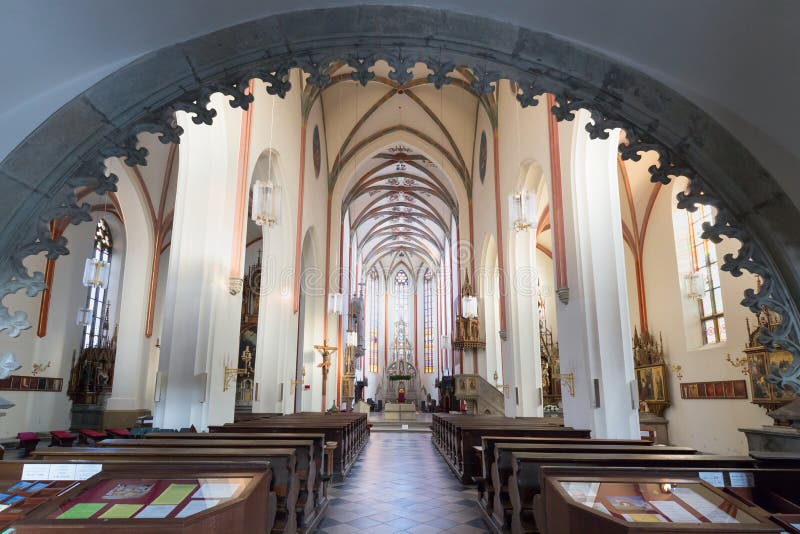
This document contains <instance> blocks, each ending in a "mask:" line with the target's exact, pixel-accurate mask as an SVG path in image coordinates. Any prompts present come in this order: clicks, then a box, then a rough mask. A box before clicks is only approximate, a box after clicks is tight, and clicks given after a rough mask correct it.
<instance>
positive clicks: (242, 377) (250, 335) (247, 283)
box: [236, 252, 261, 412]
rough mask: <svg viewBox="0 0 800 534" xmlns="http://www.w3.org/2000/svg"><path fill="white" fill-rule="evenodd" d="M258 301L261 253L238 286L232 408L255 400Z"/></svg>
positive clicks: (247, 406) (249, 405)
mask: <svg viewBox="0 0 800 534" xmlns="http://www.w3.org/2000/svg"><path fill="white" fill-rule="evenodd" d="M260 304H261V252H259V253H258V259H257V260H256V262H255V263H254V264H252V265H250V267H248V269H247V276H245V277H244V284H243V287H242V314H241V315H242V317H241V324H240V326H239V355H238V365H237V368H238V370H237V375H236V411H237V412H250V411H252V409H253V401H255V400H258V399H256V396H257V391H256V386H255V375H254V369H255V357H256V337H257V335H258V310H259V307H260Z"/></svg>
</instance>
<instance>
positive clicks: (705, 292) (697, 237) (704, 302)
mask: <svg viewBox="0 0 800 534" xmlns="http://www.w3.org/2000/svg"><path fill="white" fill-rule="evenodd" d="M705 222H707V223H709V224H713V222H714V219H713V215H712V213H711V207H709V206H705V205H702V204H700V205H699V206H698V208H697V210H696V211H694V212H693V213H689V243H690V246H691V257H692V267H693V268H694V272H695V273H697V275H698V277H699V279H700V284H699V285H700V287H702V292H700V296H701V298H699V299H698V302H699V306H700V327H701V330H702V332H703V335H702V338H703V344H704V345H707V344H709V343H721V342H723V341H725V340H726V339H727V333H726V330H725V316H724V315H723V309H722V290H721V289H720V277H719V261H717V249H716V247H715V246H714V243H712V242H710V241H709V240H707V239H703V238H702V237H701V236H702V234H703V223H705Z"/></svg>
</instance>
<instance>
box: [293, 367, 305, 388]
mask: <svg viewBox="0 0 800 534" xmlns="http://www.w3.org/2000/svg"><path fill="white" fill-rule="evenodd" d="M300 375H301V378H300V380H297V379H294V378H292V379H291V380H290V381H289V383H290V384H291V386H292V388H296V387H297V386H302V385H303V384H305V382H306V366H305V365H304V366H303V370H302V372H301V373H300Z"/></svg>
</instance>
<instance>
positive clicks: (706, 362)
mask: <svg viewBox="0 0 800 534" xmlns="http://www.w3.org/2000/svg"><path fill="white" fill-rule="evenodd" d="M680 190H681V189H680V188H679V187H675V188H673V187H665V188H663V190H662V191H661V193H659V196H658V199H657V200H656V203H655V205H654V207H653V213H652V217H651V222H650V226H649V229H648V234H647V241H646V243H645V256H644V270H645V287H646V295H647V303H648V317H649V322H650V330H651V332H652V333H653V334H658V333H659V332H660V333H661V334H662V335H663V338H664V351H665V353H666V355H667V360H668V362H669V363H670V364H675V365H680V366H681V367H682V368H683V379H682V380H681V381H682V382H700V381H712V380H735V379H745V380H747V377H746V376H744V375H742V373H741V371H740V370H739V369H735V368H733V367H732V366H731V365H730V364H728V363H727V362H726V361H725V356H726V354H728V353H730V354H731V356H732V357H734V358H738V357H741V356H743V353H742V352H741V350H742V349H743V348H744V347H745V343H746V340H747V331H746V327H745V320H746V319H747V318H748V317H752V315H751V314H750V312H749V311H748V310H747V309H746V308H744V307H743V306H741V305H740V304H739V301H740V300H741V299H742V295H743V292H744V290H745V289H747V288H749V287H754V286H755V280H754V277H753V276H752V275H748V274H745V275H744V276H742V277H740V278H734V277H733V276H731V275H730V274H728V273H725V272H722V273H721V287H722V299H723V304H724V309H725V319H726V322H727V332H728V340H727V342H725V343H720V344H716V345H706V346H702V345H701V344H700V343H701V342H700V335H699V332H700V325H699V321H697V320H696V315H697V312H696V309H697V306H696V304H695V303H694V302H688V301H687V300H686V299H685V298H684V297H683V296H682V295H683V294H684V293H685V292H684V288H683V283H682V279H681V278H680V276H681V275H682V274H683V273H684V271H680V272H679V270H678V258H677V255H676V250H675V235H676V234H675V230H674V227H673V216H674V215H675V214H674V212H673V208H674V206H675V203H676V201H675V194H676V193H677V192H678V191H680ZM685 221H686V214H685V212H683V211H681V212H678V213H677V219H676V225H685V224H686V222H685ZM736 249H737V245H736V242H735V241H732V240H728V239H726V240H725V241H723V242H722V243H721V244H719V245H717V254H718V256H719V257H720V258H722V256H723V255H724V254H726V253H735V251H736ZM691 310H694V315H695V316H694V317H690V316H687V315H691ZM682 318H684V320H682ZM752 323H753V321H752V320H751V324H752ZM684 324H686V326H684ZM669 389H670V398H671V400H672V406H671V407H670V408H669V409H667V411H666V412H665V416H666V417H667V419H668V420H669V434H670V440H671V441H672V442H673V443H674V444H676V445H687V446H692V447H695V448H697V449H699V450H702V451H706V452H714V453H727V454H743V453H746V452H747V444H746V439H745V436H744V434H742V433H741V432H739V431H738V428H742V427H758V426H761V425H769V424H772V420H771V419H770V418H768V417H767V416H766V415H765V411H764V410H763V409H761V408H759V407H758V406H756V405H754V404H752V403H751V402H750V401H749V400H705V399H704V400H684V399H681V398H680V389H679V380H678V379H677V378H676V376H675V375H674V373H673V374H671V376H670V387H669ZM747 391H748V396H750V395H752V391H751V389H750V384H749V380H748V384H747Z"/></svg>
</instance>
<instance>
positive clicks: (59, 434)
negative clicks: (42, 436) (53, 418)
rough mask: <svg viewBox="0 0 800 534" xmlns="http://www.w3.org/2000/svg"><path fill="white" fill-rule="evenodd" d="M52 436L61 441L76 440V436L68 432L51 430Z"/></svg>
mask: <svg viewBox="0 0 800 534" xmlns="http://www.w3.org/2000/svg"><path fill="white" fill-rule="evenodd" d="M50 434H51V435H52V436H55V437H57V438H60V439H75V435H74V434H70V433H69V432H67V431H66V430H51V431H50Z"/></svg>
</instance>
